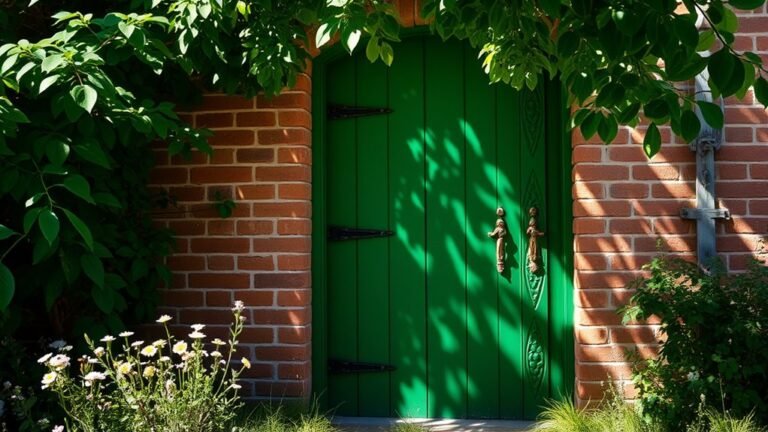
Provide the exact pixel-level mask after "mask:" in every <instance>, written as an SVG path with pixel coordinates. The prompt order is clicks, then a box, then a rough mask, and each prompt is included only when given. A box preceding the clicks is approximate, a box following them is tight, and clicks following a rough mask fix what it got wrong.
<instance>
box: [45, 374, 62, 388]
mask: <svg viewBox="0 0 768 432" xmlns="http://www.w3.org/2000/svg"><path fill="white" fill-rule="evenodd" d="M58 375H59V374H57V373H56V372H48V373H47V374H45V375H43V380H42V381H40V382H41V383H43V387H42V388H43V389H47V388H48V386H50V385H51V384H53V382H54V381H56V377H57V376H58Z"/></svg>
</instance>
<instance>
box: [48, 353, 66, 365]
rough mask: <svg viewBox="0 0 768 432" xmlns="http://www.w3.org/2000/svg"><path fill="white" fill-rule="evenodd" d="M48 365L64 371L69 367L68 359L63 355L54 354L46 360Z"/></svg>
mask: <svg viewBox="0 0 768 432" xmlns="http://www.w3.org/2000/svg"><path fill="white" fill-rule="evenodd" d="M48 365H49V366H51V367H53V368H56V369H64V368H65V367H67V366H69V357H67V356H66V355H64V354H56V355H55V356H53V357H51V359H50V360H48Z"/></svg>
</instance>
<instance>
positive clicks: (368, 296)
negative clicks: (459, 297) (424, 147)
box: [350, 56, 390, 416]
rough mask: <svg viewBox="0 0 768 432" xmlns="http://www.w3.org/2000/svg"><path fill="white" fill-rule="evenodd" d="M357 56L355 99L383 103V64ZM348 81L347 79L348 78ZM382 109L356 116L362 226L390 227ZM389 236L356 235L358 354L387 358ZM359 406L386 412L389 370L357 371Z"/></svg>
mask: <svg viewBox="0 0 768 432" xmlns="http://www.w3.org/2000/svg"><path fill="white" fill-rule="evenodd" d="M356 59H357V77H358V78H357V82H356V84H355V85H357V104H358V105H359V106H365V107H386V106H387V105H388V104H387V72H388V70H387V67H386V65H384V64H382V63H380V62H377V63H375V64H372V63H371V62H369V61H368V59H367V58H365V57H363V56H356ZM350 84H351V83H350ZM387 126H388V116H387V115H374V116H369V117H360V118H358V119H357V161H358V162H357V167H358V173H357V179H358V180H357V214H358V217H357V223H358V226H359V227H362V228H373V229H389V199H388V198H389V193H388V183H389V179H388V167H387V165H388V163H387V159H388V158H387V156H388V154H387V153H388V151H387ZM388 252H389V240H388V239H387V238H385V237H383V238H373V239H366V240H359V241H358V246H357V264H358V273H357V278H358V280H357V306H358V319H357V322H358V324H357V325H358V340H357V344H358V360H360V361H362V362H367V363H381V364H388V363H389V254H388ZM359 380H360V381H359V389H358V391H359V397H358V399H359V404H360V412H361V413H364V415H366V416H387V415H389V412H390V409H389V373H388V372H371V373H362V374H360V377H359Z"/></svg>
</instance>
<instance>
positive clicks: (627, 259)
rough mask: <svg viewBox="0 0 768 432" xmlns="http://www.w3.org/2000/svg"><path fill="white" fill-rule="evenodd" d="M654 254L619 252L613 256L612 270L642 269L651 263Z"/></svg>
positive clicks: (611, 261)
mask: <svg viewBox="0 0 768 432" xmlns="http://www.w3.org/2000/svg"><path fill="white" fill-rule="evenodd" d="M652 259H653V255H638V254H636V253H633V254H631V255H630V254H617V255H613V256H611V260H610V265H611V270H640V268H642V266H643V265H645V264H647V263H649V262H650V261H651V260H652Z"/></svg>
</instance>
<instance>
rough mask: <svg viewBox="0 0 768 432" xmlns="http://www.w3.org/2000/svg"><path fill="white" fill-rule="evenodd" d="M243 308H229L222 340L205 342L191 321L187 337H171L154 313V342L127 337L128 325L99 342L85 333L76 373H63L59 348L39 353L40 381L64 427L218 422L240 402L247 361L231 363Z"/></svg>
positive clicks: (87, 431) (198, 426) (178, 427)
mask: <svg viewBox="0 0 768 432" xmlns="http://www.w3.org/2000/svg"><path fill="white" fill-rule="evenodd" d="M243 310H244V305H243V303H242V302H236V303H235V306H234V307H233V308H232V312H233V315H234V321H233V323H232V325H231V327H230V332H229V340H228V341H223V340H221V339H219V338H215V339H213V340H211V341H210V342H209V344H206V343H204V341H205V339H206V338H207V336H206V335H205V333H203V331H204V329H205V325H203V324H193V325H192V326H191V330H192V331H191V332H190V333H189V334H188V336H187V339H181V338H178V339H177V338H175V337H174V336H172V335H171V332H170V330H169V329H168V322H169V321H171V317H170V316H168V315H163V316H161V317H160V318H158V319H157V322H158V323H160V324H161V325H162V326H163V328H164V329H165V335H166V337H165V338H164V339H158V340H156V341H154V342H148V343H147V342H144V341H142V340H134V339H132V336H134V334H133V333H132V332H130V331H125V332H122V333H120V334H119V335H118V336H117V337H115V336H109V335H108V336H105V337H103V338H102V339H101V340H100V341H99V342H101V343H97V342H95V341H93V340H91V339H90V338H88V337H87V335H86V337H85V339H86V342H87V343H88V346H89V348H90V350H91V355H87V356H83V357H81V358H80V359H78V360H77V366H78V374H77V375H76V376H70V374H69V371H70V369H71V368H70V363H71V362H72V359H71V358H70V357H69V356H68V355H67V354H66V353H63V352H58V353H49V354H46V355H45V356H43V357H41V358H40V359H39V360H38V362H39V363H41V364H44V365H45V366H46V367H47V369H48V373H46V374H45V375H44V376H43V379H42V381H41V384H42V388H43V389H48V390H50V391H53V392H55V393H56V395H57V396H58V398H59V403H60V405H61V406H62V408H63V409H64V411H65V413H66V418H65V420H64V423H65V426H66V430H68V431H84V432H91V431H94V432H95V431H105V432H112V431H115V432H117V431H121V432H122V431H128V430H130V431H135V432H145V431H146V432H150V431H169V432H182V431H200V432H208V431H218V430H223V427H224V426H225V425H227V424H230V423H231V421H232V419H233V418H234V417H235V415H236V409H237V408H239V407H240V405H241V403H240V401H239V396H238V390H239V389H240V388H241V386H240V384H238V378H239V377H240V375H241V374H242V373H243V372H244V370H245V369H247V368H249V367H250V362H249V361H248V359H246V358H242V359H240V361H239V366H235V365H234V364H233V356H234V353H235V351H236V346H237V344H238V337H239V335H240V333H242V331H243V325H244V323H245V317H244V316H243ZM61 430H63V426H62V429H61Z"/></svg>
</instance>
